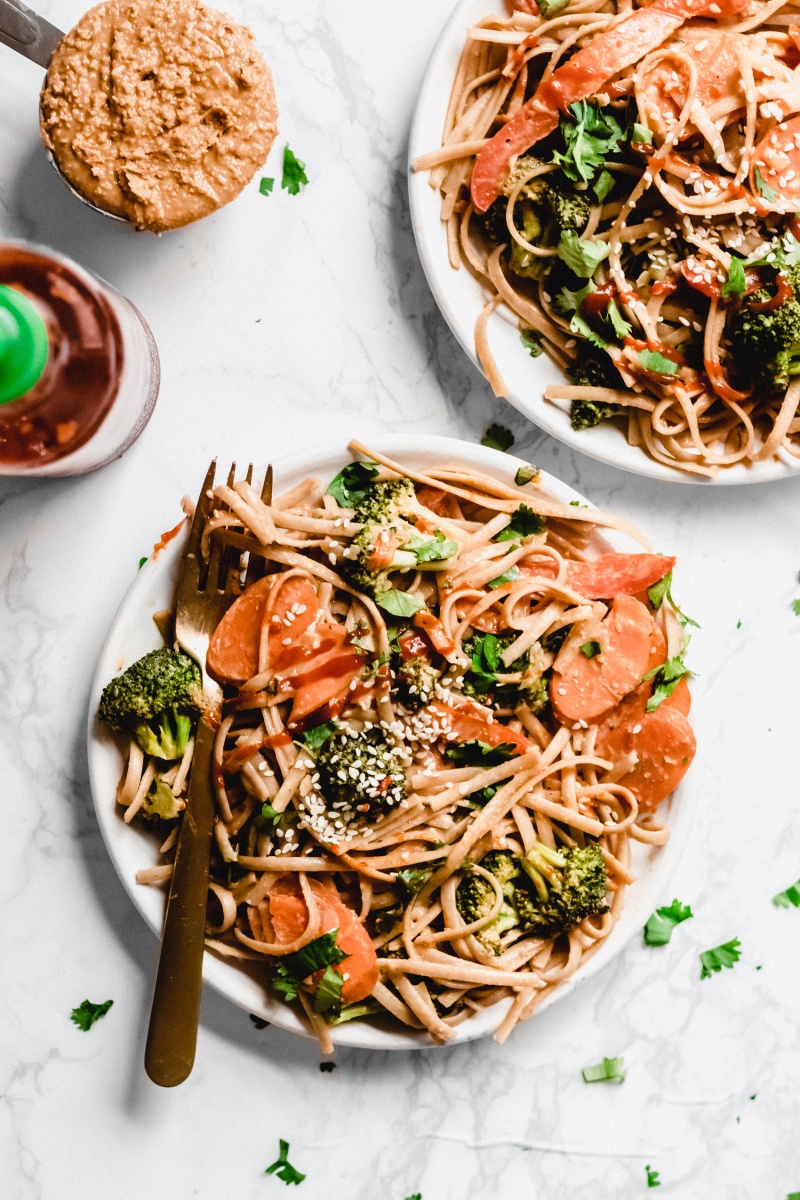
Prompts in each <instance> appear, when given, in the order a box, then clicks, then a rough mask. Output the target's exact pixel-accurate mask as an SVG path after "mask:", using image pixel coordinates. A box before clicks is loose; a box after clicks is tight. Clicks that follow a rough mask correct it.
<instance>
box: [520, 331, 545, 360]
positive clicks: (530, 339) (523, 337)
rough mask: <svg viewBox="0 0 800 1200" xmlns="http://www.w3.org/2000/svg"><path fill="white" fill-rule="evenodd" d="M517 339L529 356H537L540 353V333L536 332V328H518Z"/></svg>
mask: <svg viewBox="0 0 800 1200" xmlns="http://www.w3.org/2000/svg"><path fill="white" fill-rule="evenodd" d="M519 340H520V341H521V342H522V344H523V346H524V347H525V349H526V350H527V351H528V353H529V354H530V356H531V358H538V357H539V355H540V354H541V353H542V335H541V334H540V333H538V332H537V330H535V329H522V330H520V335H519Z"/></svg>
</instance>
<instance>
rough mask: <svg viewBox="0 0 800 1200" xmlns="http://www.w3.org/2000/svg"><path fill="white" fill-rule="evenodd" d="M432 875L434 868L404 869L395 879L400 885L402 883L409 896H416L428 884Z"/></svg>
mask: <svg viewBox="0 0 800 1200" xmlns="http://www.w3.org/2000/svg"><path fill="white" fill-rule="evenodd" d="M432 874H433V868H432V867H403V869H402V870H401V871H398V872H397V873H396V875H395V879H396V880H397V881H398V883H402V885H403V887H404V888H405V889H406V891H407V892H408V894H409V896H416V894H417V892H418V891H419V890H420V888H421V887H422V885H423V884H424V883H427V881H428V880H429V879H430V877H431V875H432Z"/></svg>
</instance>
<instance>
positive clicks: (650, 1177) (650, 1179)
mask: <svg viewBox="0 0 800 1200" xmlns="http://www.w3.org/2000/svg"><path fill="white" fill-rule="evenodd" d="M645 1171H646V1172H647V1186H648V1187H649V1188H651V1187H661V1180H660V1179H659V1178H658V1171H654V1170H653V1168H652V1167H651V1166H646V1167H645Z"/></svg>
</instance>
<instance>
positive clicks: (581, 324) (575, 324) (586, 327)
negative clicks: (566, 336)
mask: <svg viewBox="0 0 800 1200" xmlns="http://www.w3.org/2000/svg"><path fill="white" fill-rule="evenodd" d="M569 328H570V332H571V333H574V334H576V335H577V336H578V337H582V338H585V339H586V341H587V342H589V343H590V344H591V345H592V346H596V347H597V349H598V350H607V349H608V347H609V346H610V345H611V343H610V342H607V341H606V339H605V338H604V337H601V336H600V334H599V333H597V332H596V331H595V330H594V329H592V327H591V325H590V324H589V322H588V321H586V320H584V318H583V317H582V316H581V315H580V313H578V312H575V313H573V314H572V320H571V321H570V323H569Z"/></svg>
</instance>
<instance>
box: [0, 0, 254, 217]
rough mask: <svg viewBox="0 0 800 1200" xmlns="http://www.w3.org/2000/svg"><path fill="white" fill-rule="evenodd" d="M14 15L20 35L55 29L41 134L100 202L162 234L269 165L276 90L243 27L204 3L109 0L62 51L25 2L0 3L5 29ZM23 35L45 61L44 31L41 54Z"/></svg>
mask: <svg viewBox="0 0 800 1200" xmlns="http://www.w3.org/2000/svg"><path fill="white" fill-rule="evenodd" d="M9 11H12V12H15V13H16V14H18V16H17V21H18V24H19V23H21V25H20V26H19V27H18V28H17V29H16V30H12V33H16V34H19V33H20V29H22V32H23V36H24V28H23V26H24V24H25V23H26V22H27V25H28V28H29V30H31V31H33V30H34V29H40V28H42V27H44V26H48V28H49V30H50V31H52V32H51V33H50V34H49V38H50V47H49V48H50V49H52V55H51V56H50V57H49V66H48V70H47V75H46V78H45V82H44V86H43V88H42V94H41V101H40V120H41V130H42V137H43V139H44V142H45V145H46V146H47V148H48V150H49V151H50V154H51V157H52V159H53V162H54V164H55V166H56V167H57V169H58V170H59V173H60V174H61V175H62V177H63V178H64V179H65V181H66V182H67V184H68V185H69V186H70V187H71V188H72V189H73V190H74V191H75V192H77V194H78V195H79V196H80V197H81V199H83V200H86V201H87V202H88V203H89V204H91V205H92V206H93V207H95V208H98V209H100V210H101V211H102V212H104V213H106V214H107V215H109V216H113V217H116V218H118V219H123V220H128V221H131V222H133V224H135V225H136V226H137V228H139V229H148V230H151V231H153V232H155V233H161V232H164V231H165V230H168V229H176V228H178V227H179V226H182V225H188V224H189V223H190V222H192V221H196V220H199V218H200V217H204V216H207V215H209V214H210V213H212V212H215V211H216V210H217V209H218V208H221V207H222V206H223V205H224V204H227V203H228V202H229V201H230V200H232V199H233V198H234V197H235V196H237V195H238V194H239V192H240V191H241V190H242V189H243V188H244V187H245V185H246V184H247V183H249V181H250V180H251V179H252V177H253V175H254V174H255V173H256V171H258V170H259V168H260V167H262V166H263V165H264V163H265V161H266V158H267V155H268V154H269V150H270V147H271V146H272V143H273V141H274V139H275V135H276V133H277V123H276V122H277V108H276V104H275V93H274V88H273V84H272V76H271V74H270V71H269V68H268V67H267V64H266V63H265V61H264V59H263V57H262V56H261V54H260V53H259V51H258V49H257V47H256V45H255V39H254V38H253V35H252V33H251V32H250V30H249V29H247V28H246V27H245V26H243V25H237V24H236V23H235V22H234V21H233V20H232V19H231V18H230V17H228V16H226V15H225V14H223V13H220V12H218V11H217V10H216V9H212V8H208V7H207V6H206V5H204V4H201V3H198V2H197V0H107V2H106V3H104V4H99V5H97V6H96V7H95V8H92V9H90V11H89V12H87V13H86V14H85V15H84V16H83V17H82V18H81V19H80V21H79V22H78V24H77V25H76V26H75V27H74V28H73V29H72V30H70V32H69V33H68V34H66V35H65V36H64V37H62V38H61V40H60V41H58V42H57V44H56V45H55V48H54V49H53V48H52V43H53V40H54V39H53V35H54V34H57V33H58V31H57V30H55V29H54V27H53V26H49V23H48V22H43V19H42V18H39V17H37V16H36V14H34V13H32V12H31V10H29V9H26V8H24V6H22V5H20V4H19V3H18V0H15V2H14V3H13V4H11V3H9V0H0V36H2V33H3V32H6V33H7V28H6V19H7V15H8V12H9ZM4 14H6V15H5V16H4ZM37 23H38V24H37ZM29 36H30V34H29ZM3 40H5V41H6V42H7V44H13V42H12V41H9V40H8V38H7V37H5V38H3ZM16 41H17V43H18V44H17V45H15V48H16V49H22V52H23V53H28V57H34V59H35V61H42V59H43V58H44V55H45V53H46V49H47V47H46V43H47V37H45V38H44V40H43V43H42V46H41V51H40V57H39V58H36V57H35V55H34V54H32V53H30V52H28V51H26V50H25V48H24V46H20V44H19V42H20V38H19V36H17V38H16ZM29 44H30V43H29ZM45 61H46V60H45Z"/></svg>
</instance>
